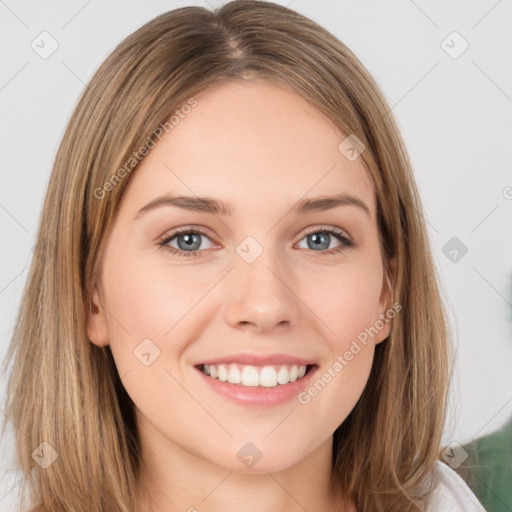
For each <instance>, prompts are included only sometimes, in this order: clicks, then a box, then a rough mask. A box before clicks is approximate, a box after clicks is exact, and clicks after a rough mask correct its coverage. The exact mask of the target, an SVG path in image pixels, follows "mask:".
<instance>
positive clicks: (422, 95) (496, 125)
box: [0, 0, 512, 510]
mask: <svg viewBox="0 0 512 512" xmlns="http://www.w3.org/2000/svg"><path fill="white" fill-rule="evenodd" d="M222 3H223V2H222ZM278 3H280V4H282V5H288V6H289V7H290V8H292V9H294V10H296V11H298V12H300V13H303V14H305V15H306V16H309V17H310V18H312V19H314V20H315V21H317V22H318V23H320V24H321V25H323V26H324V27H326V28H327V29H328V30H330V31H331V32H333V33H334V34H335V35H336V36H337V37H339V38H340V39H341V40H342V41H343V42H345V43H346V44H347V45H348V46H349V48H351V49H352V51H354V53H355V54H356V55H357V56H358V57H359V58H360V59H361V61H362V62H363V64H364V65H365V66H366V67H367V68H368V70H369V71H370V73H372V74H373V76H374V77H375V78H376V80H377V82H378V83H379V84H380V86H381V88H382V89H383V91H384V94H385V95H386V97H387V98H388V101H389V102H390V105H391V106H392V107H393V113H394V115H395V116H396V118H397V121H398V123H399V126H400V128H401V130H402V134H403V137H404V139H405V141H406V144H407V147H408V150H409V153H410V156H411V159H412V162H413V165H414V168H415V173H416V178H417V182H418V185H419V188H420V193H421V194H422V199H423V201H424V205H425V210H426V217H427V219H428V223H429V229H430V235H431V240H432V246H433V249H434V252H435V259H436V264H437V266H438V267H439V271H440V274H441V277H442V283H441V286H442V288H443V293H444V296H445V298H446V304H447V307H448V311H449V313H450V316H451V319H452V326H453V330H454V333H455V336H456V341H457V346H458V356H457V364H456V380H455V383H454V387H453V393H452V401H451V406H450V421H449V422H448V423H447V425H446V428H445V435H444V439H445V442H446V443H447V444H448V443H449V442H452V441H457V442H459V443H461V444H462V443H464V442H467V441H469V440H471V439H473V438H474V437H476V436H480V435H483V434H487V433H489V432H492V431H493V430H495V429H497V428H498V427H500V426H501V425H502V424H503V423H504V422H505V421H506V420H507V419H508V418H509V417H510V415H511V414H512V385H511V384H512V372H511V366H512V322H511V319H512V298H511V296H512V279H511V277H512V229H511V222H510V221H511V220H512V172H511V168H512V167H511V164H512V152H511V147H512V116H511V113H512V67H511V64H510V63H511V62H512V60H511V55H510V48H512V31H511V30H510V26H511V25H510V21H511V16H512V6H511V3H510V2H507V1H501V0H500V1H496V0H490V1H478V2H477V1H471V2H467V1H466V2H455V1H452V2H446V1H445V2H443V1H440V0H436V1H433V2H427V1H420V0H417V1H415V2H413V1H412V0H393V1H392V2H376V1H375V2H370V1H361V0H359V1H355V0H354V1H346V0H343V1H334V0H323V1H322V0H321V1H318V0H317V1H315V2H312V1H310V2H307V1H305V0H293V1H291V2H290V1H289V0H286V1H279V2H278ZM209 4H210V5H211V6H217V5H220V4H221V2H214V1H213V0H209ZM184 5H202V6H208V3H206V2H200V1H197V2H164V1H152V2H137V1H135V0H130V1H126V0H124V1H121V0H115V1H110V2H108V3H106V2H100V1H99V0H90V1H88V2H87V1H83V0H73V1H64V0H60V1H46V2H37V1H35V0H31V1H20V2H15V0H5V1H4V0H0V40H1V43H2V44H1V48H2V60H1V62H2V66H1V70H0V106H1V116H2V117H1V118H2V123H1V128H0V129H1V134H0V140H1V144H2V168H1V172H2V176H1V188H0V225H1V226H2V240H4V242H3V243H2V264H1V267H0V304H1V315H2V316H1V318H2V322H1V324H0V328H1V332H0V357H2V358H3V356H4V354H5V349H6V347H7V343H8V339H9V336H10V334H11V332H12V326H13V321H14V317H15V312H16V308H17V306H18V303H19V300H20V297H21V292H22V288H23V285H24V283H25V280H26V276H27V269H28V265H29V262H30V258H31V256H32V252H31V251H32V248H33V245H34V242H35V232H36V227H37V221H38V216H39V212H40V208H41V205H42V200H43V197H44V192H45V189H46V184H47V180H48V177H49V173H50V169H51V166H52V162H53V158H54V157H55V153H56V150H57V147H58V144H59V142H60V139H61V137H62V135H63V132H64V129H65V126H66V123H67V120H68V119H69V116H70V115H71V112H72V109H73V107H74V105H75V102H76V101H77V99H78V96H79V94H80V93H81V91H82V90H83V88H84V85H85V83H86V82H87V81H88V80H89V79H90V78H91V76H92V74H93V73H94V71H95V70H96V69H97V68H98V66H99V65H100V63H101V62H102V61H103V60H104V58H105V57H106V56H107V55H108V54H109V53H110V52H111V51H112V50H113V48H114V47H115V46H116V45H117V44H118V43H119V42H120V41H121V40H122V39H123V38H124V37H126V36H127V35H128V34H130V33H131V32H132V31H133V30H135V29H136V28H138V27H139V26H141V25H142V24H143V23H144V22H146V21H148V20H150V19H151V18H153V17H154V16H156V15H158V14H160V13H162V12H164V11H167V10H170V9H173V8H175V7H181V6H184ZM43 31H47V32H49V33H50V34H51V36H52V37H53V38H54V39H55V40H56V41H57V42H58V45H59V46H58V48H57V50H56V51H55V52H54V53H53V54H52V55H51V56H50V57H48V58H47V59H43V58H41V57H40V56H39V55H38V54H37V53H36V52H35V51H34V50H33V49H32V48H31V43H32V42H33V41H34V40H35V41H36V43H37V42H38V41H40V37H39V35H40V34H41V32H43ZM453 31H457V32H458V33H459V34H460V36H462V38H464V40H465V41H467V43H468V44H469V47H468V49H467V50H466V51H465V52H464V53H462V54H461V55H460V56H458V57H457V58H453V57H454V56H455V55H456V53H457V52H458V51H459V50H460V49H462V48H463V46H462V45H463V44H464V43H463V41H462V40H461V39H460V38H459V39H457V38H458V36H457V35H455V36H454V35H450V34H452V32H453ZM448 36H450V37H448ZM447 38H448V39H447ZM443 41H445V42H444V43H443ZM39 44H41V43H39ZM507 48H508V51H507ZM447 52H451V53H452V56H450V55H449V53H447ZM452 237H457V238H458V239H459V240H460V241H461V242H462V243H463V244H464V245H465V246H467V248H468V252H467V254H465V255H464V256H463V257H460V253H459V259H458V261H456V262H453V261H451V260H450V258H449V257H448V256H446V255H445V254H444V253H443V247H445V244H446V243H447V242H448V241H449V240H450V239H451V238H452ZM445 252H448V251H447V250H446V249H445ZM4 400H5V376H2V381H1V382H0V401H1V404H0V409H1V410H2V411H3V410H4V409H5V407H4ZM14 428H15V427H14V426H13V425H12V423H11V422H10V424H9V430H10V433H9V436H8V437H7V438H6V439H4V441H3V444H1V445H0V460H1V461H2V462H0V510H8V509H9V510H10V509H11V508H10V507H12V503H13V496H14V495H15V490H16V482H17V481H18V480H19V478H20V477H22V476H23V475H20V474H16V473H13V472H11V471H8V470H9V469H10V468H11V467H12V465H13V452H12V437H11V435H12V430H13V429H14ZM13 486H14V490H12V491H11V489H12V488H13Z"/></svg>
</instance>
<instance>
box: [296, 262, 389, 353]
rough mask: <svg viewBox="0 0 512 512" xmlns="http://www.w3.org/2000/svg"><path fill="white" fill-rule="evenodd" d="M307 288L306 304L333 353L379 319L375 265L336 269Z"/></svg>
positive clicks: (378, 282)
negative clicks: (317, 321)
mask: <svg viewBox="0 0 512 512" xmlns="http://www.w3.org/2000/svg"><path fill="white" fill-rule="evenodd" d="M307 289H309V290H313V292H312V293H309V294H308V295H307V297H308V300H307V304H308V306H310V307H311V309H312V310H313V312H314V313H315V315H316V316H317V317H318V318H319V319H320V320H321V321H322V323H323V324H324V326H325V331H324V332H325V339H326V341H327V342H328V343H329V345H330V347H331V352H332V353H335V354H339V353H342V352H344V351H345V350H347V349H348V347H349V346H350V343H351V341H352V340H354V339H356V338H357V337H358V336H360V338H364V333H365V332H368V331H369V330H370V328H371V327H372V326H373V325H374V324H375V322H376V321H377V319H378V318H379V300H380V296H381V290H382V275H381V274H380V273H379V267H378V266H377V268H375V264H373V267H372V266H365V265H353V266H347V267H346V268H340V269H336V270H335V271H333V272H331V273H329V274H326V275H325V276H324V277H322V278H318V277H317V278H316V279H314V280H312V281H311V283H310V284H309V285H307ZM305 290H306V288H305V289H304V292H303V293H305ZM369 341H371V340H370V339H369Z"/></svg>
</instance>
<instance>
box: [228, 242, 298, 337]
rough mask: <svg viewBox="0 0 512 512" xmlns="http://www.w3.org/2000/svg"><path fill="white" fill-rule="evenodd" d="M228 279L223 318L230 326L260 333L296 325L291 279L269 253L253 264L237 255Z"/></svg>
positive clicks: (296, 309) (296, 311) (289, 274)
mask: <svg viewBox="0 0 512 512" xmlns="http://www.w3.org/2000/svg"><path fill="white" fill-rule="evenodd" d="M228 280H229V282H226V283H225V285H226V288H227V291H226V295H227V297H228V299H227V304H226V308H225V319H226V321H227V323H228V324H229V325H230V326H232V327H234V328H238V329H240V328H244V329H252V330H253V331H255V332H259V333H263V332H269V331H272V330H273V329H275V328H284V327H286V326H287V327H288V328H290V327H292V326H294V325H296V323H297V321H298V318H299V314H300V311H299V304H300V299H299V298H298V296H297V295H296V291H295V290H294V288H296V286H294V279H293V276H292V275H291V273H290V272H289V271H288V270H285V269H284V264H283V263H282V261H280V262H279V261H278V258H277V257H275V255H272V254H271V252H270V251H269V250H265V251H263V253H262V254H261V255H260V256H259V257H258V258H257V259H256V260H255V261H253V262H252V263H248V262H247V261H245V260H244V259H243V258H241V257H239V256H236V258H235V263H234V268H233V270H232V271H231V272H230V273H229V278H228Z"/></svg>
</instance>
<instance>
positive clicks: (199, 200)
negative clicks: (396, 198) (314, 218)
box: [135, 194, 371, 219]
mask: <svg viewBox="0 0 512 512" xmlns="http://www.w3.org/2000/svg"><path fill="white" fill-rule="evenodd" d="M162 206H175V207H178V208H182V209H184V210H190V211H195V212H202V213H210V214H213V215H225V216H232V215H234V213H235V208H234V207H233V205H232V204H231V203H228V202H225V201H222V200H219V199H214V198H212V197H204V196H202V197H199V196H195V197H194V196H168V195H166V196H160V197H157V198H155V199H153V200H152V201H151V202H149V203H148V204H146V205H145V206H143V207H142V208H141V209H140V210H139V211H138V212H137V214H136V215H135V219H138V218H140V217H141V216H142V215H143V214H144V213H146V212H148V211H150V210H154V209H155V208H160V207H162ZM338 206H356V207H357V208H359V209H360V210H362V211H364V212H365V214H366V215H368V216H369V217H371V213H370V209H369V208H368V206H366V204H365V203H364V202H363V201H361V199H359V198H357V197H355V196H353V195H350V194H336V195H334V196H321V197H316V198H308V199H301V200H299V201H297V202H296V203H295V204H294V205H293V206H292V209H291V210H292V212H293V213H296V214H301V213H302V214H303V213H312V212H320V211H326V210H331V209H333V208H336V207H338Z"/></svg>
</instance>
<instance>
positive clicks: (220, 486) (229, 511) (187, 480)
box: [137, 431, 355, 512]
mask: <svg viewBox="0 0 512 512" xmlns="http://www.w3.org/2000/svg"><path fill="white" fill-rule="evenodd" d="M141 439H142V464H141V471H140V477H139V481H138V484H137V493H138V495H139V497H140V503H141V510H140V512H164V511H165V512H170V511H180V512H184V511H186V512H210V511H212V512H213V511H218V510H222V511H223V512H235V511H236V512H238V511H239V510H244V512H260V511H261V510H265V511H266V512H282V511H283V510H286V511H287V512H304V510H325V511H326V512H331V511H333V512H334V511H336V512H341V511H343V512H355V508H354V506H353V504H352V503H351V502H350V501H347V500H343V499H342V498H341V497H340V496H339V493H337V492H335V491H334V489H333V487H332V485H331V474H332V463H331V450H332V438H329V439H327V440H326V441H325V442H324V443H323V444H322V445H320V446H318V447H317V448H316V449H314V450H313V451H311V452H310V453H308V454H307V455H305V456H304V457H303V458H302V459H300V460H298V461H297V463H296V464H294V465H292V466H291V467H287V468H285V469H282V470H279V471H265V470H264V469H260V471H258V472H256V471H254V470H251V472H245V473H242V472H237V471H232V470H230V469H227V468H223V467H222V466H220V465H218V464H216V463H215V462H216V461H209V460H206V459H205V458H204V457H201V456H198V455H196V454H194V453H190V452H189V451H188V450H185V449H183V448H182V447H180V446H178V445H177V444H175V443H173V442H171V441H170V440H169V439H168V438H165V439H164V438H163V436H162V435H161V434H160V433H158V432H156V431H151V432H146V434H145V435H142V436H141ZM254 469H256V466H255V467H254Z"/></svg>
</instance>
